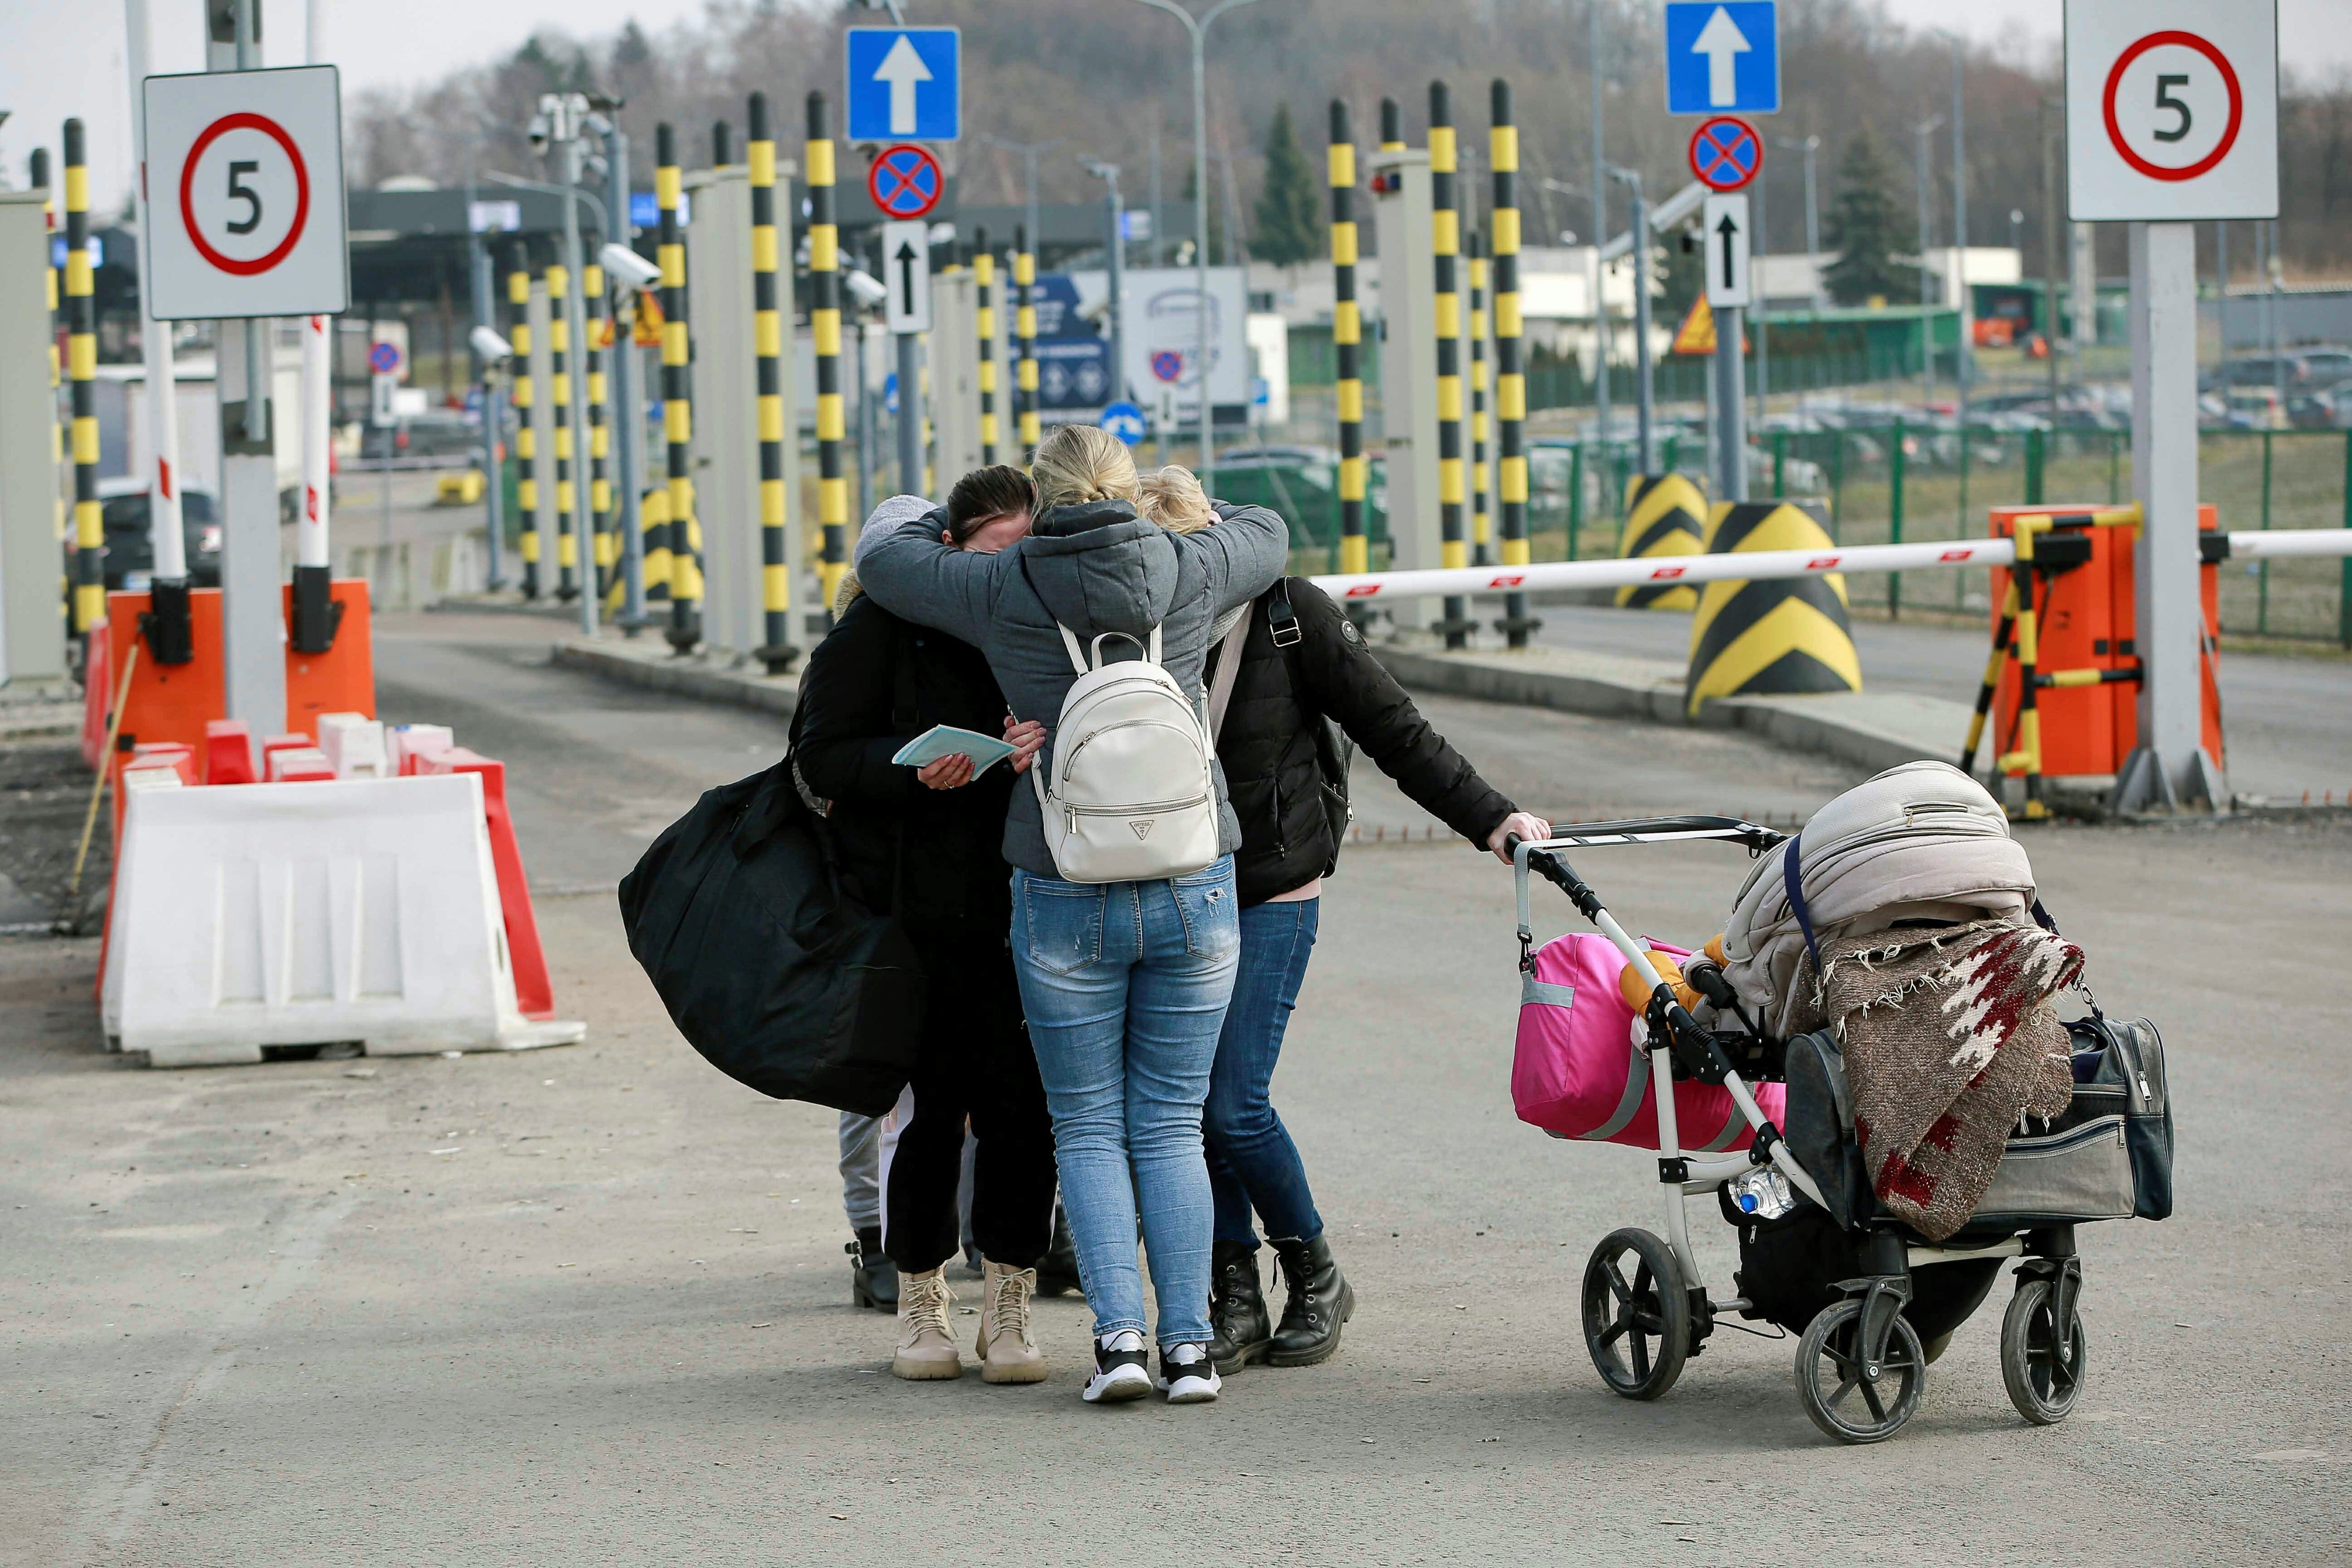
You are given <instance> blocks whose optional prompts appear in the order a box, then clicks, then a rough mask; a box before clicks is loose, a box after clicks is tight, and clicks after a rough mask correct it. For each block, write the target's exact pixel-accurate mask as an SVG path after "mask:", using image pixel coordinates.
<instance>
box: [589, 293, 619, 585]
mask: <svg viewBox="0 0 2352 1568" xmlns="http://www.w3.org/2000/svg"><path fill="white" fill-rule="evenodd" d="M580 302H581V304H582V305H583V306H585V307H586V318H587V322H588V347H587V353H588V568H587V570H586V571H585V572H583V573H582V574H581V579H580V581H581V586H582V589H583V592H588V593H593V594H594V595H596V598H597V603H599V604H602V603H603V602H604V591H605V589H606V587H607V586H608V585H609V584H610V582H611V579H612V576H613V563H614V562H615V561H617V560H619V559H620V554H621V551H620V536H619V535H618V534H616V533H615V532H614V531H613V479H612V474H611V470H610V468H609V467H608V466H607V459H609V458H611V456H612V451H613V431H612V426H611V423H610V415H609V413H608V407H607V405H609V403H610V402H611V397H610V395H609V392H608V389H607V387H606V384H605V380H604V366H605V363H606V360H605V356H604V344H605V340H606V338H607V337H608V336H611V335H612V334H613V319H612V316H611V313H610V312H609V311H608V310H607V309H606V300H605V297H604V268H602V267H599V266H597V265H596V264H595V263H594V262H593V261H592V262H589V263H588V264H587V265H586V266H584V267H583V268H581V269H580ZM614 342H615V343H616V344H617V342H618V339H617V338H614Z"/></svg>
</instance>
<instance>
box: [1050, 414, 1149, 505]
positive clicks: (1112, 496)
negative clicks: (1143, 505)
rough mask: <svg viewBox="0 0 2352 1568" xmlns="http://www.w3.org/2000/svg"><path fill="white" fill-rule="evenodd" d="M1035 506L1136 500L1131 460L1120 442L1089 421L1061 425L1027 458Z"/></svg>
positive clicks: (1133, 463)
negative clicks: (1035, 488)
mask: <svg viewBox="0 0 2352 1568" xmlns="http://www.w3.org/2000/svg"><path fill="white" fill-rule="evenodd" d="M1029 477H1030V479H1032V480H1034V482H1035V484H1036V486H1037V504H1038V506H1039V507H1041V508H1043V507H1052V506H1075V505H1076V504H1078V503H1079V502H1082V501H1090V500H1123V501H1132V500H1137V499H1138V490H1137V487H1136V478H1135V458H1133V457H1132V456H1130V455H1129V452H1128V449H1127V447H1126V445H1125V443H1123V442H1121V441H1120V440H1119V438H1118V437H1116V436H1114V435H1112V434H1111V433H1110V432H1109V431H1108V430H1102V429H1098V428H1097V427H1096V426H1092V425H1062V426H1055V430H1054V433H1053V434H1052V435H1050V436H1048V437H1045V439H1044V440H1043V441H1040V442H1039V443H1037V451H1036V454H1035V455H1034V457H1032V458H1030V459H1029Z"/></svg>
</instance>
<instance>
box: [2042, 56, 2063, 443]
mask: <svg viewBox="0 0 2352 1568" xmlns="http://www.w3.org/2000/svg"><path fill="white" fill-rule="evenodd" d="M2052 107H2053V106H2052V104H2051V100H2048V99H2046V98H2045V99H2043V100H2041V103H2040V104H2039V106H2038V108H2039V113H2038V115H2037V119H2038V121H2040V130H2041V132H2042V289H2043V296H2042V345H2043V347H2044V348H2045V349H2046V350H2047V351H2048V353H2046V354H2045V355H2044V359H2045V361H2046V363H2045V364H2044V366H2043V368H2044V369H2045V370H2046V371H2048V373H2049V381H2050V445H2049V452H2050V456H2051V457H2053V458H2054V457H2055V456H2056V455H2057V450H2058V256H2059V252H2060V251H2061V250H2062V249H2063V243H2064V242H2063V240H2062V239H2061V238H2060V234H2061V232H2062V230H2061V225H2062V223H2063V219H2062V218H2061V216H2060V215H2059V212H2058V155H2057V152H2058V150H2057V138H2056V137H2054V136H2053V135H2052V134H2051V133H2050V124H2049V121H2050V110H2051V108H2052ZM2064 123H2065V121H2063V119H2061V120H2060V121H2059V124H2060V125H2061V126H2063V125H2064ZM2044 460H2045V461H2047V459H2046V458H2045V459H2044Z"/></svg>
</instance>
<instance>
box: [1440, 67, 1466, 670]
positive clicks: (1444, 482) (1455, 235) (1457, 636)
mask: <svg viewBox="0 0 2352 1568" xmlns="http://www.w3.org/2000/svg"><path fill="white" fill-rule="evenodd" d="M1454 169H1455V159H1454V95H1453V94H1452V93H1451V92H1449V91H1447V90H1446V87H1445V84H1444V82H1442V81H1433V82H1431V83H1430V84H1429V196H1430V200H1429V206H1430V214H1429V216H1430V225H1429V228H1430V241H1431V245H1430V248H1431V249H1432V250H1433V252H1434V253H1435V254H1434V258H1433V259H1434V261H1435V267H1434V268H1433V278H1434V282H1433V287H1432V290H1431V291H1432V292H1433V294H1434V295H1435V296H1436V305H1437V310H1436V317H1437V533H1438V561H1439V563H1441V564H1442V565H1446V566H1467V565H1468V564H1470V547H1469V544H1468V542H1467V541H1465V539H1464V538H1463V531H1462V500H1463V486H1462V295H1461V291H1460V288H1459V283H1458V280H1457V279H1456V278H1455V276H1454V267H1455V257H1456V255H1457V253H1458V252H1459V251H1460V250H1461V248H1462V244H1461V224H1462V216H1461V213H1460V211H1459V207H1460V201H1459V198H1458V197H1457V196H1456V195H1455V191H1454V184H1455V175H1454ZM1444 608H1445V620H1444V631H1445V646H1446V647H1453V648H1458V647H1467V646H1468V634H1469V631H1470V628H1471V627H1472V626H1474V625H1475V622H1473V621H1472V620H1471V619H1470V616H1469V610H1470V602H1469V601H1468V600H1467V599H1465V598H1462V597H1459V596H1456V597H1453V598H1449V599H1447V600H1446V601H1445V606H1444Z"/></svg>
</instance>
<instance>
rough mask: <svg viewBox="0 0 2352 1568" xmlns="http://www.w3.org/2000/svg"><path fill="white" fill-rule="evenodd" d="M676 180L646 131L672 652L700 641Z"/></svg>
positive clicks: (673, 153)
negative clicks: (655, 244) (655, 208)
mask: <svg viewBox="0 0 2352 1568" xmlns="http://www.w3.org/2000/svg"><path fill="white" fill-rule="evenodd" d="M683 188H684V179H683V176H682V174H681V172H680V170H679V168H678V164H677V133H676V132H674V131H672V130H671V129H670V127H669V126H668V125H667V123H665V124H661V125H656V127H655V128H654V199H655V200H656V202H658V203H659V204H660V209H661V300H662V426H663V431H662V433H663V435H664V437H666V438H667V442H668V447H669V474H668V478H669V616H670V625H669V630H668V631H667V632H666V633H665V634H663V635H664V636H665V637H667V638H668V639H669V645H670V647H672V648H674V649H676V650H677V652H679V653H689V652H691V651H693V648H694V646H695V644H697V643H698V642H700V641H701V640H702V626H701V616H700V615H699V614H698V608H699V605H700V601H701V598H702V581H701V574H700V573H698V571H697V570H696V569H695V568H696V560H695V537H694V536H695V531H696V530H695V526H694V463H693V456H692V451H691V443H692V442H693V439H694V391H693V383H692V381H691V380H690V379H689V377H688V364H689V361H688V358H687V354H688V343H689V342H691V341H692V340H691V339H690V338H689V337H688V334H687V327H686V236H685V233H684V231H683V230H682V229H681V228H680V227H679V226H678V215H677V207H678V197H679V195H681V194H682V193H683Z"/></svg>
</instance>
